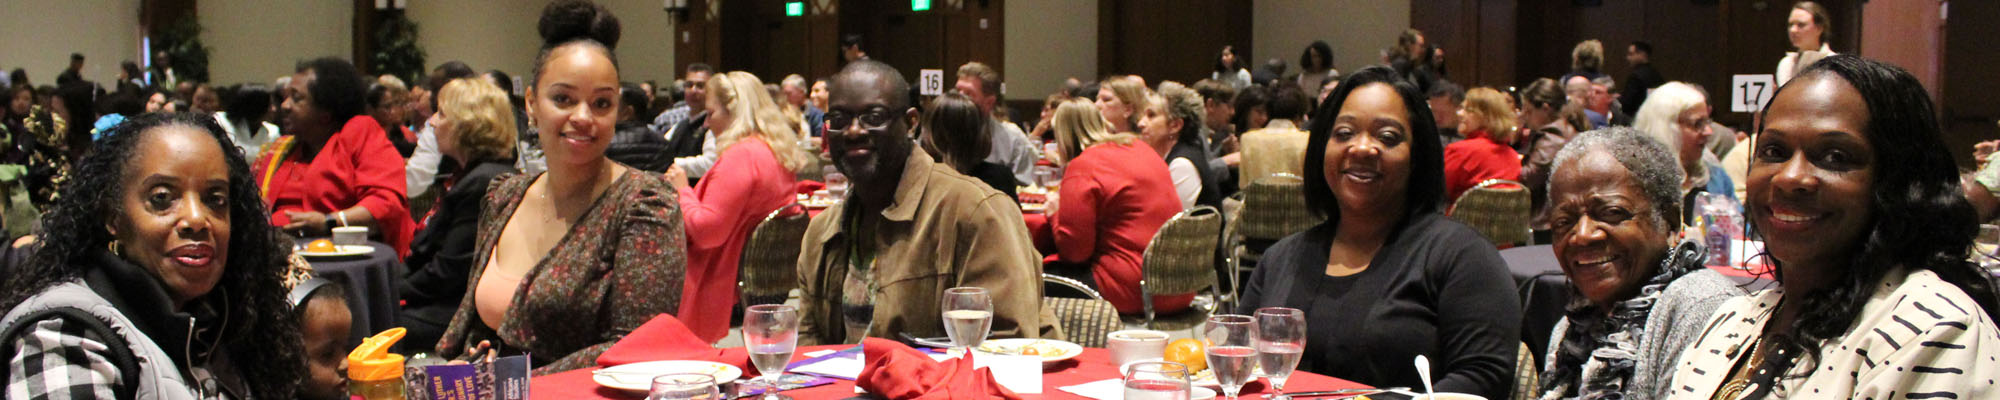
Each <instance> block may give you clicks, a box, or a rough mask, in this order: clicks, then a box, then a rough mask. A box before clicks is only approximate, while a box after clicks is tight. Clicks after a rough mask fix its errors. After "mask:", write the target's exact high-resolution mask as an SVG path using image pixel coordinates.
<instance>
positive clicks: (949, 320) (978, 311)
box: [944, 286, 993, 354]
mask: <svg viewBox="0 0 2000 400" xmlns="http://www.w3.org/2000/svg"><path fill="white" fill-rule="evenodd" d="M992 328H993V297H992V296H988V295H987V294H986V288H980V287H970V286H967V287H955V288H951V289H945V291H944V334H945V335H948V336H951V346H952V347H953V348H955V349H956V348H964V349H965V351H966V353H967V354H970V353H971V352H972V348H973V347H977V346H979V342H983V341H986V332H987V330H989V329H992Z"/></svg>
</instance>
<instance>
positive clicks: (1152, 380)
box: [1125, 361, 1190, 400]
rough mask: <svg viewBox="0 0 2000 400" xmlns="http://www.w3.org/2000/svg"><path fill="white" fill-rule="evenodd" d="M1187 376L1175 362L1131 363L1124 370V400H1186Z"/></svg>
mask: <svg viewBox="0 0 2000 400" xmlns="http://www.w3.org/2000/svg"><path fill="white" fill-rule="evenodd" d="M1189 375H1190V373H1189V372H1188V367H1187V365H1184V364H1181V363H1177V362H1172V361H1146V362H1138V363H1133V364H1132V366H1130V367H1127V368H1126V369H1125V400H1187V399H1188V390H1189V387H1188V379H1189Z"/></svg>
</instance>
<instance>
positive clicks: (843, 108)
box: [799, 61, 1062, 344]
mask: <svg viewBox="0 0 2000 400" xmlns="http://www.w3.org/2000/svg"><path fill="white" fill-rule="evenodd" d="M830 86H831V87H830V89H831V95H832V98H831V99H830V100H831V102H830V104H829V107H828V108H829V109H828V110H827V113H826V121H827V125H828V129H827V133H826V137H825V139H826V143H827V149H828V151H829V152H830V153H831V154H832V156H833V162H834V166H835V167H836V168H838V169H839V170H840V172H841V173H843V174H846V175H847V176H848V179H849V181H850V182H853V184H852V187H851V188H850V189H848V192H847V198H846V200H845V201H843V202H841V204H839V205H835V206H833V207H831V208H828V209H827V210H826V212H824V213H821V214H820V215H819V216H817V217H814V218H813V220H812V224H811V225H810V226H809V227H808V228H807V230H806V235H805V240H804V242H803V243H801V246H802V248H801V249H800V252H799V287H800V288H801V289H802V290H801V292H802V293H803V295H802V297H801V299H800V300H801V301H800V304H801V309H800V313H799V315H801V316H802V321H801V324H799V333H800V335H799V336H800V342H801V344H818V343H856V342H859V341H861V339H862V338H863V337H870V336H872V337H888V338H893V337H895V336H896V335H897V334H898V333H908V334H910V335H913V336H918V337H937V336H945V334H944V323H943V320H942V311H943V310H941V309H940V302H941V299H942V297H943V294H944V291H945V289H949V288H952V287H958V286H976V287H983V288H986V290H987V291H988V293H989V294H991V295H992V298H993V323H992V334H991V335H990V336H991V337H995V338H1009V337H1030V338H1033V337H1055V338H1060V337H1061V336H1062V334H1061V331H1060V329H1059V328H1057V327H1056V326H1055V325H1056V321H1055V318H1054V317H1053V316H1052V314H1050V313H1049V312H1047V311H1045V310H1043V308H1042V306H1041V299H1042V283H1041V272H1042V267H1041V262H1040V261H1041V257H1039V254H1037V253H1036V252H1035V248H1034V243H1033V241H1032V239H1029V237H1028V230H1027V225H1025V224H1023V222H1022V219H1021V210H1020V207H1019V206H1018V205H1016V204H1014V203H1013V200H1011V199H1009V198H1008V197H1007V196H1006V195H1005V194H1001V193H1000V192H999V191H996V190H993V189H992V188H989V187H987V186H986V185H985V184H983V183H981V182H980V181H979V179H977V178H972V177H968V176H965V175H962V174H959V173H958V172H957V171H954V170H952V168H951V167H950V166H947V165H944V164H939V163H937V162H936V161H934V160H932V159H931V157H930V155H928V154H925V153H924V152H921V151H914V149H915V148H916V144H915V142H914V141H912V140H911V138H910V130H911V125H913V124H915V123H916V121H917V117H918V114H917V111H916V109H915V108H913V107H911V106H910V104H909V100H908V98H909V96H908V95H907V93H908V92H909V83H908V82H907V81H904V80H903V78H902V74H901V73H899V72H897V71H896V70H895V68H892V67H890V66H888V65H887V64H882V63H880V62H875V61H857V62H854V63H851V64H848V66H847V67H846V68H843V69H842V70H841V72H840V73H839V74H836V75H834V77H833V79H832V82H831V85H830Z"/></svg>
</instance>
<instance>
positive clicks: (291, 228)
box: [281, 211, 326, 236]
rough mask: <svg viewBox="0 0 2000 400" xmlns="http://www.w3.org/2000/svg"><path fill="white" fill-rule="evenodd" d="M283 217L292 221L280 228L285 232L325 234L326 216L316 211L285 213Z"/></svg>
mask: <svg viewBox="0 0 2000 400" xmlns="http://www.w3.org/2000/svg"><path fill="white" fill-rule="evenodd" d="M285 216H286V217H289V218H291V219H292V222H289V223H286V224H285V226H283V227H281V228H282V229H284V230H285V231H286V232H303V233H307V234H319V233H325V232H326V214H321V213H319V212H317V211H286V212H285ZM301 236H305V235H301Z"/></svg>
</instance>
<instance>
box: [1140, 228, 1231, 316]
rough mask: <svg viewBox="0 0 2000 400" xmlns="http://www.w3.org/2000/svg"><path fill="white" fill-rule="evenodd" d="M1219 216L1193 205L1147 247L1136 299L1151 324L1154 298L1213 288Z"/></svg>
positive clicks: (1159, 233) (1161, 230)
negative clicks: (1143, 307) (1138, 299)
mask: <svg viewBox="0 0 2000 400" xmlns="http://www.w3.org/2000/svg"><path fill="white" fill-rule="evenodd" d="M1221 229H1222V214H1221V213H1220V212H1218V211H1215V207H1209V206H1196V207H1195V208H1190V209H1187V210H1186V211H1181V212H1180V214H1175V215H1174V218H1173V219H1169V220H1167V223H1166V224H1165V225H1161V226H1160V231H1159V232H1158V233H1155V234H1153V241H1152V243H1149V244H1147V245H1146V253H1145V255H1144V257H1145V260H1144V263H1143V264H1142V265H1141V267H1140V269H1141V270H1142V271H1144V275H1143V277H1142V278H1140V280H1139V297H1140V299H1142V300H1143V302H1144V303H1145V309H1146V311H1145V313H1146V314H1145V317H1146V319H1145V322H1144V324H1146V325H1149V326H1150V325H1151V324H1152V323H1153V319H1154V317H1155V315H1154V314H1153V296H1158V295H1177V294H1189V293H1198V292H1201V291H1202V290H1203V289H1208V288H1212V287H1215V284H1216V281H1215V246H1216V245H1217V242H1218V241H1220V240H1221V237H1222V235H1221V234H1222V232H1221Z"/></svg>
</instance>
